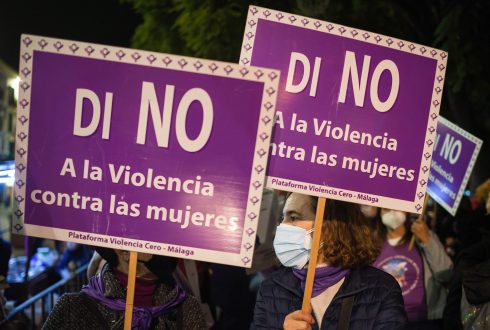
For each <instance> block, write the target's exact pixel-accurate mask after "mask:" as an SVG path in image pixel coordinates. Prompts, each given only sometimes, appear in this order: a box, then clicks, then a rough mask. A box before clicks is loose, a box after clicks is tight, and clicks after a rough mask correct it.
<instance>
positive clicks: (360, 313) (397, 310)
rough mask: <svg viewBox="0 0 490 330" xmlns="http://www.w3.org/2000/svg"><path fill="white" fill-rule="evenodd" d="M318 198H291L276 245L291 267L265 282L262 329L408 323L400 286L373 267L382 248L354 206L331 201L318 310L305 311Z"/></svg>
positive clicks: (259, 310)
mask: <svg viewBox="0 0 490 330" xmlns="http://www.w3.org/2000/svg"><path fill="white" fill-rule="evenodd" d="M317 201H318V200H317V198H316V197H311V196H307V195H301V194H296V193H293V194H291V195H289V196H288V198H287V200H286V203H285V206H284V210H283V214H284V220H283V221H282V223H281V224H280V225H279V226H278V227H277V232H276V237H275V239H274V249H275V251H276V254H277V257H278V258H279V260H280V261H281V263H282V264H283V265H284V266H285V267H284V268H281V269H279V270H278V271H277V272H275V273H273V274H272V275H271V276H270V277H269V278H267V279H266V280H265V281H264V282H263V283H262V285H261V288H260V289H259V293H258V296H257V302H256V306H255V313H254V327H255V328H256V329H397V328H401V327H403V326H404V324H405V323H406V321H407V318H406V314H405V310H404V307H403V298H402V295H401V291H400V287H399V286H398V284H397V283H396V281H395V280H394V279H393V277H391V276H389V275H388V274H386V273H384V272H381V271H379V270H378V269H376V268H373V267H370V266H369V264H371V263H372V262H373V261H374V260H375V259H376V256H377V255H378V252H379V249H378V247H377V246H376V244H375V243H374V242H373V240H372V234H371V232H370V229H369V227H368V225H367V223H366V221H365V219H364V217H363V216H362V215H361V213H360V211H359V208H358V207H357V206H355V205H353V204H349V203H345V202H338V201H329V202H328V205H327V207H326V211H325V214H324V219H325V221H324V222H323V227H322V235H321V248H320V253H319V256H318V265H317V268H316V272H315V281H314V284H313V295H312V299H311V304H312V307H313V314H311V315H310V314H309V313H305V312H303V311H301V305H302V297H303V290H304V285H305V279H306V267H305V266H306V265H307V264H308V259H309V255H310V248H311V232H312V228H313V223H314V220H312V219H315V209H316V204H317Z"/></svg>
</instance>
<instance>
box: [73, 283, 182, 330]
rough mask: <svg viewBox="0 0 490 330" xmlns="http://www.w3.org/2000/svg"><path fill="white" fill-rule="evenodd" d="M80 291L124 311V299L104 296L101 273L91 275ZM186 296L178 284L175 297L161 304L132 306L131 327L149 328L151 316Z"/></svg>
mask: <svg viewBox="0 0 490 330" xmlns="http://www.w3.org/2000/svg"><path fill="white" fill-rule="evenodd" d="M82 292H83V293H85V294H86V295H88V296H90V297H92V298H94V299H96V300H98V301H99V302H100V303H102V304H103V305H105V306H107V307H109V308H110V309H112V310H114V311H124V310H125V309H126V300H125V299H117V298H107V297H106V296H104V283H103V281H102V276H101V275H96V276H92V277H91V278H90V280H89V283H88V285H85V286H84V287H83V288H82ZM186 296H187V294H186V292H185V291H184V289H182V287H181V286H180V285H177V294H176V295H175V297H174V298H173V299H172V300H170V301H169V302H167V303H165V304H163V305H160V306H154V307H147V308H141V307H137V306H133V320H132V322H131V329H145V330H146V329H149V328H150V325H151V321H152V319H153V318H155V317H158V316H160V315H161V314H163V313H165V312H167V311H168V310H170V309H172V308H173V307H175V306H177V305H178V304H180V303H181V302H182V301H184V299H185V298H186Z"/></svg>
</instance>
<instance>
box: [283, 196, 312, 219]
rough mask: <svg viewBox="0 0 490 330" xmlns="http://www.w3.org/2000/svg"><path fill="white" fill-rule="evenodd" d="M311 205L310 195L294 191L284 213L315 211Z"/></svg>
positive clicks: (308, 212)
mask: <svg viewBox="0 0 490 330" xmlns="http://www.w3.org/2000/svg"><path fill="white" fill-rule="evenodd" d="M311 206H312V205H311V197H310V196H308V195H302V194H296V193H293V194H291V196H289V197H288V199H287V200H286V203H285V204H284V210H283V211H284V213H287V212H297V213H301V214H305V213H306V214H310V213H312V212H313V211H312V209H311Z"/></svg>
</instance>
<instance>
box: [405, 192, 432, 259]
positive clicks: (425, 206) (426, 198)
mask: <svg viewBox="0 0 490 330" xmlns="http://www.w3.org/2000/svg"><path fill="white" fill-rule="evenodd" d="M428 200H429V193H427V192H426V193H425V198H424V206H423V207H422V213H420V215H419V218H418V219H417V220H419V219H424V214H425V210H426V208H427V201H428ZM414 244H415V235H413V234H412V239H411V240H410V244H409V245H408V251H412V249H413V245H414Z"/></svg>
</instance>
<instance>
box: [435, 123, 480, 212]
mask: <svg viewBox="0 0 490 330" xmlns="http://www.w3.org/2000/svg"><path fill="white" fill-rule="evenodd" d="M435 141H436V142H435V144H434V154H433V155H432V163H431V165H430V172H429V182H428V184H427V191H428V192H429V195H430V197H432V198H433V199H434V200H436V202H438V203H439V204H440V205H441V206H442V207H444V208H445V209H446V211H448V212H449V213H451V214H452V215H453V216H454V215H455V214H456V211H457V210H458V206H459V203H460V202H461V197H462V196H463V193H464V190H465V188H466V184H467V183H468V179H469V177H470V175H471V171H472V170H473V166H474V165H475V162H476V158H477V157H478V153H479V152H480V148H481V145H482V143H483V142H482V140H480V139H479V138H477V137H475V136H473V135H471V134H470V133H468V132H466V131H465V130H463V129H462V128H460V127H458V126H456V125H455V124H453V123H451V122H450V121H448V120H447V119H445V118H443V117H439V122H438V124H437V132H436V140H435Z"/></svg>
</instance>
